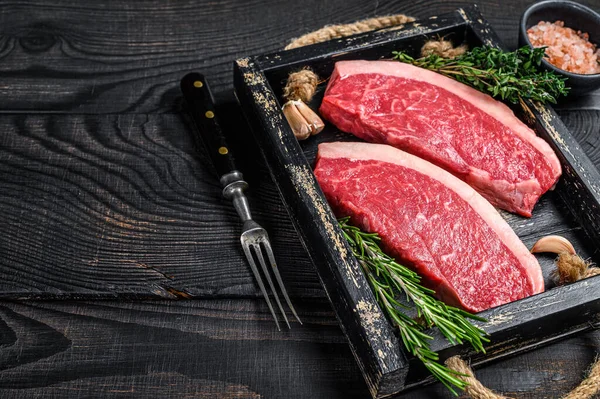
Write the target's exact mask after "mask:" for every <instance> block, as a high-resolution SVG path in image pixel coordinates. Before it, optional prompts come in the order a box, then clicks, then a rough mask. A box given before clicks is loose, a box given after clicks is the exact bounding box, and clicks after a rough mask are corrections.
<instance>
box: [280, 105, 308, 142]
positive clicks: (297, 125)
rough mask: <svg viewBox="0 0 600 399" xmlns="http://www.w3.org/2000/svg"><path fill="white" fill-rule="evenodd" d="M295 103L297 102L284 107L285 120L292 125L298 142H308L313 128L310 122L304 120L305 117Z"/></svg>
mask: <svg viewBox="0 0 600 399" xmlns="http://www.w3.org/2000/svg"><path fill="white" fill-rule="evenodd" d="M294 103H295V101H288V102H287V103H285V104H284V105H283V115H285V119H287V121H288V123H289V124H290V127H291V128H292V132H294V136H295V137H296V138H297V139H298V140H306V139H307V138H309V137H310V134H311V132H312V127H311V125H310V124H309V123H308V121H307V120H306V119H304V116H302V114H301V113H300V111H299V110H298V108H297V107H296V105H295V104H294Z"/></svg>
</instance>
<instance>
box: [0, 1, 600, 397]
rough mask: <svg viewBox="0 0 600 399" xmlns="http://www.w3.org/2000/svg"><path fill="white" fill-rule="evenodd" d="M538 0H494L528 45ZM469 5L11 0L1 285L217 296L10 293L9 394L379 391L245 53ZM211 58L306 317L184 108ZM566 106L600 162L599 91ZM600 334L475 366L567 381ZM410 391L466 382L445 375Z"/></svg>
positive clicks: (527, 380) (2, 45)
mask: <svg viewBox="0 0 600 399" xmlns="http://www.w3.org/2000/svg"><path fill="white" fill-rule="evenodd" d="M532 2H533V0H531V1H526V2H519V1H517V0H508V1H494V0H482V1H478V3H479V5H480V9H481V10H482V13H483V14H484V15H485V16H486V18H488V19H489V20H490V22H491V23H492V25H493V27H494V29H495V30H496V31H497V32H498V33H499V35H500V37H501V39H502V40H503V41H504V42H505V43H506V44H507V45H508V46H510V47H514V46H515V45H516V41H517V30H516V27H517V22H518V17H519V15H520V13H521V12H522V10H524V9H525V7H526V6H527V4H530V3H532ZM470 3H471V1H442V0H434V1H428V0H416V1H412V2H408V1H400V0H396V1H389V2H380V1H376V0H373V1H359V0H347V1H342V0H334V1H327V2H321V1H316V0H307V1H304V2H297V1H287V0H286V1H275V0H252V1H248V2H244V1H238V0H216V1H212V2H180V1H172V2H163V1H159V0H152V1H147V0H145V1H139V2H124V1H116V0H112V1H102V2H94V1H86V2H84V1H73V0H57V1H53V2H42V1H40V0H15V1H8V0H0V215H1V216H2V219H3V222H4V223H2V224H0V275H1V277H2V279H1V283H0V288H1V289H2V290H4V289H9V290H10V289H14V288H15V287H17V288H18V289H19V290H23V289H24V290H30V291H31V292H32V293H36V292H41V291H46V292H51V293H54V294H55V295H56V296H60V295H61V293H64V292H70V291H73V290H78V291H80V293H82V294H83V293H84V291H85V292H87V294H86V295H92V296H93V295H97V293H98V290H99V289H101V290H104V291H105V292H106V293H111V292H113V293H114V292H115V290H117V291H118V290H119V289H123V287H125V286H126V285H127V284H125V283H124V280H123V278H122V277H120V276H121V274H120V273H122V272H123V273H125V275H126V276H127V278H130V279H131V281H132V283H133V287H134V290H132V291H133V292H132V293H131V294H132V295H141V294H140V293H142V292H149V290H150V289H156V290H157V292H158V293H159V295H161V296H167V297H170V295H168V291H167V287H171V288H175V289H176V290H177V289H180V290H183V289H189V290H190V291H192V293H194V295H198V296H201V297H204V298H210V299H203V300H194V301H150V302H141V301H127V302H123V301H120V302H106V301H100V302H60V301H59V302H28V301H25V302H8V301H3V302H1V303H0V397H2V398H31V397H57V398H66V397H69V398H92V397H99V396H101V397H107V398H130V397H139V398H154V397H155V398H164V397H199V398H257V397H261V398H281V397H286V398H306V397H311V398H367V397H368V390H367V388H366V385H365V384H364V382H363V380H362V377H361V376H360V372H359V370H358V368H357V365H356V362H355V361H354V359H353V357H352V354H351V352H350V349H349V347H348V345H347V344H346V342H345V340H344V337H343V335H342V333H341V331H340V330H339V327H338V326H337V322H336V320H335V317H334V315H333V312H332V310H331V308H330V306H329V304H328V302H327V300H326V299H325V296H324V293H323V291H322V290H321V289H320V286H319V283H318V280H317V277H316V274H315V273H314V271H313V268H312V265H310V262H309V260H308V258H307V255H306V253H305V251H304V248H302V246H301V245H300V243H299V241H298V238H297V236H296V234H295V232H294V231H293V228H292V227H291V225H290V220H289V218H288V217H287V214H286V212H285V210H284V208H283V205H282V204H281V202H280V200H279V196H278V193H277V191H276V189H275V186H274V185H273V183H272V182H271V180H270V178H269V177H267V176H268V174H267V170H266V167H265V166H264V164H263V162H262V159H260V158H259V157H258V156H257V154H258V152H257V151H256V150H257V149H256V146H255V144H254V143H253V142H252V140H250V139H249V137H248V136H247V127H246V125H245V123H244V121H243V119H242V117H241V114H240V113H239V110H238V109H237V108H236V106H235V105H234V104H233V101H234V99H233V97H232V94H231V88H232V80H231V61H232V60H233V59H235V58H238V57H241V56H245V55H248V54H257V53H263V52H269V51H273V50H277V49H280V48H282V47H283V46H284V45H285V44H286V43H287V42H288V40H289V39H291V38H292V37H296V36H299V35H301V34H303V33H306V32H308V31H311V30H314V29H317V28H320V27H322V26H323V25H326V24H329V23H345V22H353V21H355V20H358V19H362V18H365V17H372V16H376V15H384V14H390V13H399V12H403V13H406V14H409V15H413V16H417V17H425V16H429V15H432V14H439V13H443V12H448V11H451V10H453V9H455V8H457V7H458V6H465V5H468V4H470ZM583 3H585V4H588V5H590V6H592V8H595V9H600V2H599V1H597V0H594V1H584V2H583ZM266 21H268V23H266ZM192 70H200V71H202V72H204V73H205V74H206V75H207V76H208V77H209V78H210V79H211V83H212V84H213V89H214V90H215V92H216V93H217V99H218V100H220V102H222V103H223V107H224V108H225V111H226V112H227V113H228V115H231V118H228V119H227V120H226V121H225V122H226V125H227V126H226V131H227V133H228V134H230V136H231V137H232V140H231V141H232V142H238V143H240V144H239V147H238V148H240V149H243V150H246V151H247V153H248V156H246V157H243V158H242V160H241V161H242V167H243V171H244V173H245V174H246V177H247V179H248V180H249V182H250V184H251V191H250V196H251V197H250V200H251V203H252V206H253V208H254V212H255V213H256V214H257V215H258V216H259V218H260V221H261V223H263V224H264V225H265V227H266V228H267V229H268V230H269V231H270V232H271V237H272V239H273V241H274V244H275V246H276V248H275V251H276V254H282V256H278V259H279V261H280V263H281V270H282V274H283V277H284V280H285V281H286V285H287V286H288V289H289V290H290V291H291V293H292V296H293V300H294V302H295V304H296V306H297V307H298V308H299V310H300V313H301V317H302V318H303V320H304V321H305V322H306V323H305V326H302V327H298V326H297V325H294V326H293V329H292V330H291V331H289V332H284V333H276V332H275V328H274V323H273V322H272V321H271V319H270V315H269V313H268V309H267V308H266V305H265V304H264V303H263V301H262V300H261V299H260V298H258V292H257V290H256V287H254V284H253V280H252V277H251V273H250V272H249V270H248V269H247V268H246V266H245V264H244V261H243V258H242V257H241V254H240V253H239V251H238V250H237V249H236V241H235V239H236V234H237V229H238V228H239V225H238V224H237V220H236V216H235V213H234V212H233V209H232V208H231V207H230V206H229V204H227V203H226V202H225V201H224V200H221V199H220V197H219V195H220V194H219V188H218V184H217V182H216V181H215V180H213V177H212V175H211V173H210V171H209V164H208V160H207V157H206V156H205V154H204V153H203V152H202V151H203V150H202V149H199V151H200V152H199V153H196V152H195V151H194V148H193V144H192V142H191V140H190V139H189V134H188V133H189V130H187V129H189V127H188V125H187V123H186V121H185V120H182V119H181V117H180V115H179V111H180V110H181V99H180V95H179V90H178V84H179V79H180V78H181V77H182V76H183V75H184V74H185V73H186V72H188V71H192ZM559 109H560V110H561V116H562V117H563V120H564V121H565V123H566V124H567V126H568V127H569V128H571V129H572V131H573V133H574V135H575V136H576V137H577V138H578V139H579V140H580V143H581V144H582V146H583V147H584V149H585V150H586V152H587V153H588V155H589V156H590V158H592V160H593V161H594V163H595V164H596V165H600V157H599V156H598V151H597V148H598V137H600V136H599V133H600V132H598V119H600V112H599V110H600V96H599V95H598V94H597V93H592V94H591V95H590V96H587V97H585V98H581V99H578V100H577V101H575V102H572V103H568V104H561V106H560V107H559ZM582 109H585V110H586V112H580V110H582ZM48 113H53V114H54V113H61V114H67V115H47V114H48ZM82 114H88V115H82ZM100 114H101V115H100ZM159 114H167V115H159ZM236 140H237V141H236ZM59 214H60V217H57V215H59ZM61 220H62V221H61ZM524 228H527V226H524ZM211 232H218V234H219V235H218V238H215V236H214V235H213V234H211ZM534 233H535V232H534V231H532V234H534ZM568 234H573V235H575V236H578V235H579V234H580V232H578V231H577V230H573V231H568ZM211 243H214V244H216V245H218V246H217V247H211V246H209V244H211ZM76 251H80V253H77V252H76ZM596 252H597V249H595V250H594V254H595V253H596ZM594 254H590V255H589V256H597V255H594ZM96 257H97V262H96V261H94V260H95V259H96ZM8 259H10V262H9V261H8ZM123 261H124V262H123ZM87 262H90V263H87ZM48 265H50V266H52V267H53V268H54V269H53V270H50V268H49V267H48ZM51 275H54V276H55V277H51ZM168 276H171V277H174V278H172V279H171V278H169V277H168ZM65 277H68V278H69V279H70V280H71V281H70V282H65V281H66V280H65ZM174 292H183V291H174ZM599 345H600V335H599V333H598V332H592V333H587V334H582V335H580V336H578V337H575V338H572V339H568V340H565V341H562V342H559V343H556V344H553V345H551V346H548V347H546V348H542V349H538V350H535V351H533V352H531V353H528V354H524V355H520V356H517V357H515V358H512V359H509V360H505V361H501V362H497V363H494V364H490V365H488V366H486V367H485V368H482V369H480V370H477V371H476V372H477V375H478V376H479V377H480V378H481V379H482V381H483V382H484V383H485V384H486V385H488V386H490V387H491V388H493V389H496V390H498V391H501V392H504V393H506V394H509V395H513V396H518V397H519V398H546V397H549V398H553V397H559V396H560V395H561V394H562V393H564V392H566V391H567V390H569V389H571V388H572V387H574V386H575V385H576V384H577V383H578V382H579V381H580V379H581V378H582V376H583V373H584V371H585V369H586V368H587V367H588V365H589V364H590V362H591V361H592V359H593V356H594V354H595V353H597V352H598V351H599ZM401 397H402V398H438V397H446V398H451V397H452V396H451V395H449V394H448V393H447V392H446V391H445V389H444V388H443V387H440V386H438V385H436V386H431V387H426V388H423V389H418V390H413V391H409V392H407V393H405V394H403V395H401Z"/></svg>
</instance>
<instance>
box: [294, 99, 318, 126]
mask: <svg viewBox="0 0 600 399" xmlns="http://www.w3.org/2000/svg"><path fill="white" fill-rule="evenodd" d="M294 104H295V105H296V108H298V111H299V112H300V113H301V114H302V116H303V117H304V119H305V120H306V121H307V122H308V124H309V125H310V127H311V134H318V133H320V132H321V130H323V128H324V127H325V124H324V123H323V120H322V119H321V118H320V117H319V115H317V114H316V113H315V111H313V110H312V109H310V107H309V106H308V105H306V104H305V103H303V102H302V101H294Z"/></svg>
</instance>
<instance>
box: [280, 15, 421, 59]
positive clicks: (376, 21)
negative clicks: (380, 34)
mask: <svg viewBox="0 0 600 399" xmlns="http://www.w3.org/2000/svg"><path fill="white" fill-rule="evenodd" d="M414 20H415V19H414V18H413V17H409V16H406V15H404V14H396V15H386V16H383V17H375V18H369V19H363V20H362V21H357V22H354V23H351V24H344V25H329V26H325V27H323V28H321V29H319V30H316V31H314V32H310V33H307V34H306V35H303V36H300V37H299V38H297V39H294V40H292V42H291V43H290V44H288V45H287V46H286V47H285V50H290V49H293V48H297V47H304V46H308V45H309V44H315V43H321V42H326V41H327V40H333V39H339V38H341V37H346V36H352V35H356V34H358V33H364V32H369V31H372V30H375V29H381V28H389V27H390V26H396V25H402V24H405V23H407V22H412V21H414Z"/></svg>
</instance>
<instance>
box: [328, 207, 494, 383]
mask: <svg viewBox="0 0 600 399" xmlns="http://www.w3.org/2000/svg"><path fill="white" fill-rule="evenodd" d="M339 223H340V227H341V228H342V231H343V233H344V236H345V238H346V240H347V241H348V243H349V244H350V247H351V248H352V252H353V254H354V256H355V257H356V258H357V259H358V262H359V263H360V265H361V266H362V268H363V271H364V273H365V275H366V277H367V280H368V281H369V284H370V286H371V288H372V290H373V292H374V293H375V297H376V298H377V302H378V303H379V305H380V306H381V308H382V309H383V311H384V312H385V313H386V314H387V315H388V317H389V318H390V319H391V320H392V322H393V323H394V324H395V325H396V326H398V328H399V331H400V337H401V338H402V342H403V344H404V346H405V347H406V349H407V350H408V351H409V352H410V353H411V354H412V355H414V356H415V357H417V358H418V359H419V360H420V361H422V362H423V364H424V365H425V367H426V368H427V369H428V370H429V371H430V372H431V374H433V375H434V376H435V377H436V378H437V379H438V380H440V381H441V382H442V383H443V384H444V385H445V386H446V387H447V388H448V389H449V390H450V391H452V393H454V394H457V392H456V390H455V389H454V387H456V388H459V389H461V390H462V389H464V388H465V387H466V386H467V383H466V382H465V381H463V380H462V379H460V378H458V377H460V376H462V374H460V373H457V372H455V371H453V370H451V369H449V368H448V367H446V366H444V365H443V364H440V363H439V357H438V354H437V353H436V352H434V351H432V350H431V349H430V345H429V343H430V341H431V340H432V339H433V337H431V336H430V335H427V334H426V332H425V331H424V330H425V329H427V328H430V327H433V326H436V327H437V328H439V330H440V331H441V333H442V334H443V335H444V337H446V339H448V341H450V342H451V343H453V344H456V343H458V344H462V343H463V342H468V343H470V344H471V345H472V346H473V348H474V349H475V350H477V351H480V352H485V350H484V348H483V342H489V340H488V339H487V338H486V337H485V332H484V331H483V330H482V329H480V328H478V327H476V326H474V325H473V324H471V323H470V322H469V320H468V319H473V320H479V321H485V320H484V319H482V318H480V317H478V316H475V315H472V314H470V313H468V312H465V311H463V310H461V309H458V308H455V307H453V306H448V305H446V304H445V303H443V302H441V301H439V300H437V299H435V298H434V297H433V296H432V295H433V293H434V291H432V290H430V289H428V288H425V287H423V286H422V285H421V284H420V281H421V277H420V276H419V275H418V274H417V273H415V272H414V271H412V270H410V269H408V268H407V267H405V266H402V265H400V264H399V263H397V262H396V261H395V260H394V259H393V258H392V257H390V256H388V255H386V254H385V253H384V252H383V251H382V250H381V248H380V247H379V244H378V242H379V240H380V239H379V236H378V235H377V234H373V233H365V232H363V231H361V230H360V229H359V228H357V227H354V226H352V225H350V224H349V218H343V219H339ZM401 295H405V296H406V300H407V302H409V303H412V304H414V307H415V309H416V316H417V317H416V318H413V317H410V316H409V315H407V314H406V311H409V310H410V308H409V307H407V305H405V304H402V303H400V302H398V300H397V299H396V298H398V297H399V296H401ZM413 312H414V311H413Z"/></svg>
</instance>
